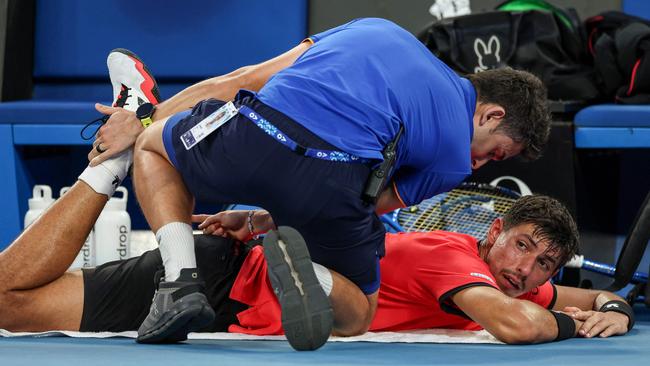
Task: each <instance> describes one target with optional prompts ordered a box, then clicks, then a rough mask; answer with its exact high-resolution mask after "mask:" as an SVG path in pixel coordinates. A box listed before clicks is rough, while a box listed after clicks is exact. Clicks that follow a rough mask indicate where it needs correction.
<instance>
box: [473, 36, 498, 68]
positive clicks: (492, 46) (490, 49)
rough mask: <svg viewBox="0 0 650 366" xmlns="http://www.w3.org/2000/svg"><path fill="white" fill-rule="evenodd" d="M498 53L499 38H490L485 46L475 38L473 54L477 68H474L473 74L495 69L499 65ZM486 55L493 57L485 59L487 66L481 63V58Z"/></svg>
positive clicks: (480, 40)
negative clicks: (476, 61) (476, 60)
mask: <svg viewBox="0 0 650 366" xmlns="http://www.w3.org/2000/svg"><path fill="white" fill-rule="evenodd" d="M500 51H501V43H500V42H499V38H497V36H495V35H492V36H490V38H489V39H488V42H487V44H485V42H484V41H483V40H482V39H480V38H476V39H475V40H474V53H475V54H476V57H477V59H478V66H476V67H475V68H474V72H475V73H478V72H481V71H485V70H487V69H491V68H496V67H497V66H498V65H499V62H501V56H500V55H499V52H500ZM488 55H494V56H493V58H489V57H488V58H487V59H488V60H489V61H488V62H487V63H488V65H487V66H486V65H485V63H484V62H483V58H484V57H485V56H488ZM493 60H496V61H493Z"/></svg>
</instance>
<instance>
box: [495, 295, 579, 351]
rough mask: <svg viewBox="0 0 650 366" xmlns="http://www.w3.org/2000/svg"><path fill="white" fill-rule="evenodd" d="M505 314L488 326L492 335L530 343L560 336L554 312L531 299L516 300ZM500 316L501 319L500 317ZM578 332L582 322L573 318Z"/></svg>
mask: <svg viewBox="0 0 650 366" xmlns="http://www.w3.org/2000/svg"><path fill="white" fill-rule="evenodd" d="M516 301H517V305H516V306H514V307H511V308H510V309H509V310H508V311H507V312H506V313H505V314H503V316H501V317H497V319H495V321H494V322H493V323H492V324H491V325H490V326H489V327H490V328H491V329H488V327H486V330H488V331H489V332H490V333H491V334H492V335H494V336H495V337H496V338H498V339H499V340H501V341H503V342H505V343H508V344H530V343H544V342H552V341H554V340H555V339H556V338H557V336H558V334H559V333H558V332H559V329H558V324H557V321H556V320H555V317H554V316H553V314H552V313H551V312H550V311H548V310H546V309H544V308H542V307H540V306H538V305H537V304H534V303H532V302H529V301H522V300H516ZM499 318H500V319H499ZM572 321H573V322H574V325H575V330H574V331H573V335H572V336H575V335H576V334H577V329H578V328H579V324H580V322H579V321H577V320H573V319H572Z"/></svg>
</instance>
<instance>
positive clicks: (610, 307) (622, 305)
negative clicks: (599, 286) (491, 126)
mask: <svg viewBox="0 0 650 366" xmlns="http://www.w3.org/2000/svg"><path fill="white" fill-rule="evenodd" d="M598 311H600V312H601V313H606V312H608V311H615V312H617V313H621V314H625V315H627V318H628V319H629V320H628V322H627V331H628V332H629V331H630V330H631V329H632V327H633V326H634V310H632V307H631V306H630V305H628V303H626V302H625V301H621V300H610V301H608V302H606V303H604V304H603V306H601V307H600V309H598Z"/></svg>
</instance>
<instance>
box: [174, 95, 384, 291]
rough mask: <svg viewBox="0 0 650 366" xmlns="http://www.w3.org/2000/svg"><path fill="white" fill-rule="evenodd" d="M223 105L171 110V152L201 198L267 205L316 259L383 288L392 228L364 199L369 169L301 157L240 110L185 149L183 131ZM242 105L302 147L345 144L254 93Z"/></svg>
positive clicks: (364, 286) (363, 285)
mask: <svg viewBox="0 0 650 366" xmlns="http://www.w3.org/2000/svg"><path fill="white" fill-rule="evenodd" d="M240 96H241V94H240ZM223 104H224V102H222V101H218V100H214V99H210V100H206V101H203V102H201V103H199V104H197V105H196V106H195V107H194V108H193V109H192V111H191V112H190V111H187V112H181V113H179V114H176V115H174V116H172V117H171V118H170V119H169V120H168V121H167V124H166V125H165V128H164V131H163V141H164V144H165V149H166V151H167V154H168V155H169V157H170V160H171V161H172V163H173V164H174V165H175V167H176V169H177V170H178V171H179V172H180V174H181V176H182V177H183V180H184V182H185V184H186V186H187V188H188V190H189V191H190V192H191V193H192V194H193V195H194V197H195V198H196V200H197V201H200V202H206V203H211V204H230V203H239V204H247V205H254V206H259V207H263V208H264V209H266V210H267V211H269V212H270V213H271V216H272V217H273V221H274V222H275V224H276V225H278V226H281V225H286V226H291V227H293V228H295V229H296V230H298V231H299V232H300V233H301V234H302V236H303V237H304V238H305V241H306V243H307V246H308V247H309V253H310V255H311V257H312V260H313V261H314V262H316V263H319V264H321V265H323V266H325V267H328V268H330V269H333V270H334V271H336V272H338V273H340V274H341V275H343V276H345V277H346V278H348V279H349V280H351V281H352V282H354V283H355V284H356V285H357V286H359V288H360V289H361V290H362V291H363V292H364V293H366V294H371V293H374V292H375V291H377V289H379V282H380V279H379V258H381V257H383V256H384V235H385V229H384V226H383V225H382V223H381V221H380V220H379V218H378V217H377V215H376V214H375V212H374V210H375V206H374V205H370V204H367V203H365V202H364V201H363V200H362V199H361V194H362V191H363V187H364V185H365V182H366V179H367V178H368V175H369V173H370V167H369V166H368V165H365V164H360V163H344V162H333V161H326V160H321V159H316V158H310V157H305V156H302V155H299V154H297V153H295V152H293V151H291V150H290V149H289V148H287V147H286V146H284V145H282V144H281V143H279V142H277V141H276V140H275V139H274V138H272V137H271V136H269V135H267V134H266V133H265V132H264V131H262V130H261V129H260V128H259V127H257V126H256V125H255V124H254V123H253V122H251V121H250V120H248V119H247V118H246V117H244V116H243V115H241V114H238V115H236V116H235V117H233V118H232V119H231V120H230V121H228V122H227V123H226V124H224V125H223V126H221V127H220V128H219V129H218V130H217V131H214V132H213V133H211V134H210V135H208V136H207V137H206V138H205V139H204V140H202V141H201V142H199V143H198V144H197V145H195V146H194V147H193V148H191V149H190V150H186V149H185V146H184V145H183V143H182V142H181V140H180V136H181V135H182V134H183V133H185V132H187V131H188V130H189V129H191V128H192V127H193V126H194V125H195V124H197V123H198V122H200V121H201V120H203V119H204V118H205V117H207V116H209V115H210V114H211V113H213V112H214V111H216V110H217V109H218V108H219V107H221V106H222V105H223ZM235 104H236V105H247V106H248V107H250V108H251V109H253V110H255V111H256V112H257V113H258V114H260V115H261V116H262V117H263V118H265V119H266V120H268V121H269V122H270V123H272V124H274V125H275V126H276V127H277V128H278V129H279V130H280V131H282V132H283V133H284V134H285V135H287V136H289V137H291V138H292V139H294V140H295V141H296V142H297V143H299V144H301V145H302V146H305V147H311V148H317V149H325V150H339V149H337V148H336V147H334V146H332V145H330V144H328V143H327V142H325V141H323V140H322V139H320V138H319V137H317V136H315V135H314V134H313V133H311V132H310V131H309V130H307V129H306V128H304V127H303V126H301V125H300V124H298V123H296V122H295V121H293V120H291V119H290V118H289V117H287V116H285V115H284V114H282V113H280V112H278V111H276V110H274V109H273V108H271V107H269V106H267V105H265V104H263V103H262V102H260V101H259V100H257V99H254V98H253V97H250V96H248V97H244V98H238V99H237V101H236V102H235Z"/></svg>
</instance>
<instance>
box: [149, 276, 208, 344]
mask: <svg viewBox="0 0 650 366" xmlns="http://www.w3.org/2000/svg"><path fill="white" fill-rule="evenodd" d="M203 286H204V284H203V281H201V280H200V278H199V273H198V270H197V269H196V268H191V269H190V268H184V269H182V270H181V276H180V277H179V278H178V279H177V280H176V281H173V282H165V281H162V282H160V284H159V285H158V290H156V293H155V294H154V296H153V301H152V302H151V308H150V310H149V315H147V318H146V319H145V320H144V322H142V325H140V328H139V329H138V338H137V339H136V341H137V342H138V343H175V342H180V341H184V340H186V339H187V335H188V334H189V333H190V332H195V331H198V330H200V329H202V328H204V327H206V326H208V325H209V324H210V323H212V322H213V321H214V317H215V315H214V311H213V310H212V307H211V306H210V304H209V303H208V299H207V298H206V297H205V295H204V294H203V293H202V292H201V291H202V290H203Z"/></svg>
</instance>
